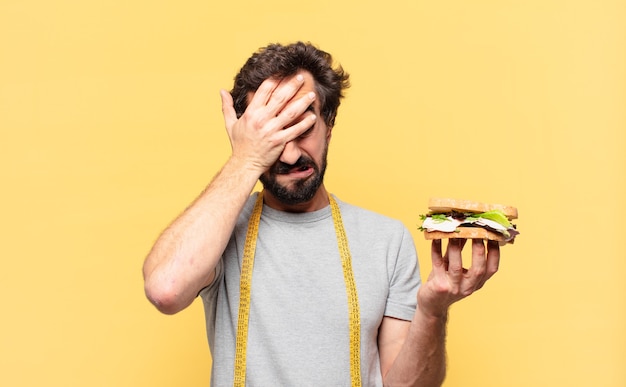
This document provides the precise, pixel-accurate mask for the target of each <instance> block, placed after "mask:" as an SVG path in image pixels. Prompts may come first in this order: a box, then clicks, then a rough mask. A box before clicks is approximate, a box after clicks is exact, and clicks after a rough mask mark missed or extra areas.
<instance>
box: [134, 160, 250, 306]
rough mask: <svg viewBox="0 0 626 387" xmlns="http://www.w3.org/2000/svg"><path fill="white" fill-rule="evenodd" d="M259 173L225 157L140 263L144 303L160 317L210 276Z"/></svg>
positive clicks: (189, 296)
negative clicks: (206, 182)
mask: <svg viewBox="0 0 626 387" xmlns="http://www.w3.org/2000/svg"><path fill="white" fill-rule="evenodd" d="M258 176H259V173H258V172H257V171H255V170H252V169H250V168H247V167H246V166H245V165H243V163H242V162H240V161H239V160H237V159H235V158H232V157H231V158H230V159H229V160H228V161H227V162H226V164H225V165H224V167H223V168H222V170H221V171H220V172H219V173H218V174H217V175H216V176H215V178H214V179H213V180H212V181H211V183H210V184H209V185H208V186H207V188H206V189H205V190H204V192H202V194H201V195H200V196H199V197H198V198H197V199H196V200H195V201H194V202H193V203H192V204H191V205H190V206H189V207H188V208H187V209H186V210H185V211H184V212H183V213H182V214H181V215H180V216H179V217H178V218H177V219H175V220H174V222H172V224H171V225H170V226H169V227H168V228H167V229H166V230H165V231H163V233H162V234H161V235H160V236H159V238H158V239H157V241H156V243H155V244H154V247H153V248H152V250H151V251H150V253H149V254H148V256H147V258H146V260H145V263H144V269H143V273H144V281H145V291H146V295H147V297H148V299H150V301H151V302H152V303H153V304H154V305H155V306H156V307H157V308H158V309H159V310H160V311H162V312H163V313H167V314H173V313H176V312H178V311H180V310H182V309H184V308H186V307H187V306H189V305H190V304H191V303H192V302H193V300H194V299H195V297H196V296H197V294H198V292H199V291H200V289H202V288H203V287H204V286H206V285H207V284H208V283H209V282H210V281H211V280H212V278H213V275H214V272H215V267H216V265H217V263H218V262H219V259H220V257H221V255H222V253H223V251H224V249H225V248H226V245H227V243H228V241H229V239H230V236H231V234H232V231H233V229H234V227H235V223H236V221H237V217H238V216H239V213H240V212H241V210H242V208H243V205H244V204H245V202H246V200H247V198H248V196H249V195H250V192H251V191H252V189H253V188H254V185H255V184H256V181H257V179H258Z"/></svg>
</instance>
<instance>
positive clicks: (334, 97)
mask: <svg viewBox="0 0 626 387" xmlns="http://www.w3.org/2000/svg"><path fill="white" fill-rule="evenodd" d="M299 70H306V71H308V72H310V73H311V75H313V79H315V89H316V92H317V95H318V98H319V99H320V107H321V108H320V110H321V114H322V117H323V119H324V122H325V123H326V125H327V126H328V127H329V128H332V127H333V126H334V125H335V117H336V115H337V109H338V108H339V104H340V103H341V98H343V96H344V95H343V90H344V89H347V88H348V87H350V81H349V75H348V73H346V72H345V71H344V70H343V68H342V67H341V66H340V65H337V66H336V67H335V68H333V59H332V56H331V55H330V54H329V53H327V52H324V51H322V50H320V49H318V48H316V47H315V46H313V45H312V44H311V43H303V42H297V43H293V44H289V45H281V44H277V43H276V44H270V45H268V46H267V47H263V48H261V49H260V50H259V51H257V52H256V53H254V54H253V55H252V56H251V57H250V58H249V59H248V60H247V61H246V63H245V64H244V65H243V67H242V68H241V70H239V73H238V74H237V76H236V77H235V85H234V86H233V90H232V91H231V94H232V96H233V100H234V104H235V111H236V112H237V117H241V115H242V114H243V113H244V111H245V110H246V108H247V106H248V101H247V96H248V92H251V91H252V92H254V91H256V90H257V89H258V88H259V86H261V83H263V81H264V80H266V79H268V78H270V77H274V78H278V79H281V78H284V77H288V76H290V75H294V74H296V73H297V72H298V71H299Z"/></svg>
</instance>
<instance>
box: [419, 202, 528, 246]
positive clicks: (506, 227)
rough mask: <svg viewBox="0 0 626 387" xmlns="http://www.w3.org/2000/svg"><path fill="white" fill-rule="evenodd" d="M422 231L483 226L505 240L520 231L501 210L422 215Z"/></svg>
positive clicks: (451, 230) (453, 230) (449, 230)
mask: <svg viewBox="0 0 626 387" xmlns="http://www.w3.org/2000/svg"><path fill="white" fill-rule="evenodd" d="M420 217H421V219H422V226H421V227H420V230H421V231H427V232H432V231H441V232H459V229H458V228H459V227H482V228H485V229H487V230H489V231H491V232H495V233H498V234H500V235H502V236H503V237H504V242H507V243H508V242H512V241H513V240H514V239H515V236H516V235H518V234H519V231H517V230H516V229H515V225H514V224H512V223H511V222H510V221H509V219H508V218H507V217H506V215H505V214H504V213H503V212H502V211H500V210H491V211H487V212H483V213H473V212H458V211H450V212H445V213H430V214H428V215H420Z"/></svg>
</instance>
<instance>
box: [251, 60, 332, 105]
mask: <svg viewBox="0 0 626 387" xmlns="http://www.w3.org/2000/svg"><path fill="white" fill-rule="evenodd" d="M298 74H302V76H304V83H303V84H302V87H300V89H298V91H297V92H296V94H295V95H294V96H293V97H292V98H291V99H297V98H300V97H303V96H305V95H306V94H308V93H309V92H311V91H312V92H314V93H315V95H316V98H315V100H314V101H313V104H312V107H313V110H314V111H315V112H316V114H317V113H319V111H320V95H318V93H317V90H316V88H315V78H313V75H311V73H310V72H308V71H306V70H300V71H298V72H297V73H296V74H294V75H290V76H288V77H286V78H285V79H283V82H284V81H286V80H289V79H292V78H293V77H295V76H296V75H298ZM254 93H255V92H248V98H247V99H248V103H249V102H250V100H251V99H252V97H253V96H254ZM309 110H310V109H309Z"/></svg>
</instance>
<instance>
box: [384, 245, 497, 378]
mask: <svg viewBox="0 0 626 387" xmlns="http://www.w3.org/2000/svg"><path fill="white" fill-rule="evenodd" d="M465 242H466V240H464V239H450V243H449V244H448V248H447V251H446V254H445V255H442V253H441V240H434V241H433V244H432V264H433V268H432V271H431V273H430V275H429V277H428V280H427V281H426V282H425V283H424V284H423V285H422V287H421V288H420V290H419V292H418V296H417V304H418V305H417V310H416V311H415V316H414V318H413V321H411V322H409V321H402V320H394V319H391V318H389V317H385V319H384V320H383V323H382V324H381V327H380V332H379V351H380V359H381V371H382V373H383V380H384V385H385V386H420V387H431V386H432V387H435V386H440V385H441V384H442V383H443V380H444V378H445V374H446V350H445V338H446V322H447V318H448V309H449V308H450V306H451V305H452V304H453V303H455V302H457V301H459V300H461V299H463V298H465V297H467V296H469V295H470V294H472V293H473V292H475V291H476V290H478V289H480V288H481V287H482V286H483V285H484V284H485V282H486V281H487V280H488V279H489V278H491V276H493V274H495V273H496V272H497V270H498V266H499V262H500V248H499V245H498V243H497V242H494V241H488V243H487V248H485V244H484V242H483V241H482V240H473V241H472V265H471V267H470V268H469V269H467V270H466V269H464V268H463V262H462V258H461V251H462V250H463V246H464V244H465Z"/></svg>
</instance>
